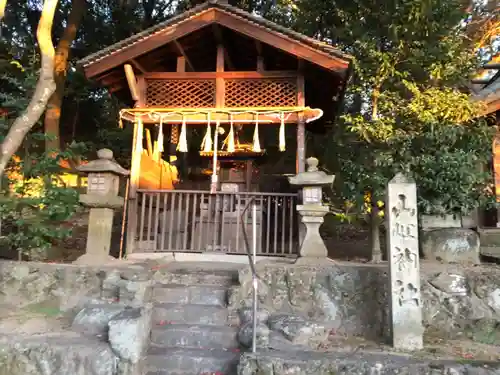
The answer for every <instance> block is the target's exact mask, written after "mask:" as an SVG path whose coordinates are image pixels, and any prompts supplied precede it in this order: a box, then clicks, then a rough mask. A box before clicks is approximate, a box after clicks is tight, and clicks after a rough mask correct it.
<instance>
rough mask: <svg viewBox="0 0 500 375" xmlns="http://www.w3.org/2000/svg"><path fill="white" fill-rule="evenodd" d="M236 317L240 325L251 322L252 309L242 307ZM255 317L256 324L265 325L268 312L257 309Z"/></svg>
mask: <svg viewBox="0 0 500 375" xmlns="http://www.w3.org/2000/svg"><path fill="white" fill-rule="evenodd" d="M238 315H239V317H240V321H241V322H242V323H249V322H253V315H254V314H253V307H242V308H241V309H239V310H238ZM256 316H257V322H258V323H264V324H265V323H267V319H269V311H268V310H266V309H262V308H258V309H257V314H256Z"/></svg>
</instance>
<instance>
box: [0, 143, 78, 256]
mask: <svg viewBox="0 0 500 375" xmlns="http://www.w3.org/2000/svg"><path fill="white" fill-rule="evenodd" d="M76 150H77V147H76V146H75V149H74V150H72V149H69V150H67V151H64V152H61V153H59V154H57V155H54V153H53V152H44V153H42V154H39V155H38V154H30V155H26V156H25V159H24V160H22V161H20V162H19V163H18V164H16V165H15V166H14V167H11V169H10V170H9V173H8V174H7V176H8V177H9V181H8V182H9V184H8V185H7V187H6V188H5V189H4V190H5V192H4V193H3V195H2V196H1V199H0V218H1V220H2V234H3V235H4V236H3V240H4V245H6V246H8V247H9V248H11V249H13V250H15V251H18V252H19V253H20V254H30V255H32V254H33V250H36V251H43V250H45V249H47V248H50V247H51V246H52V245H53V243H54V241H56V240H63V239H65V238H67V237H68V236H70V235H71V227H69V226H67V225H66V222H67V221H68V220H69V219H70V218H71V217H72V216H73V214H74V213H75V212H76V211H77V210H78V209H79V203H78V191H77V190H76V189H74V188H71V187H67V186H65V184H64V182H63V181H62V179H61V177H60V176H61V175H62V174H63V172H64V170H63V169H62V168H61V167H60V162H61V161H62V160H68V159H69V158H73V157H75V151H76Z"/></svg>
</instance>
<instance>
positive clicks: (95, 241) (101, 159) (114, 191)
mask: <svg viewBox="0 0 500 375" xmlns="http://www.w3.org/2000/svg"><path fill="white" fill-rule="evenodd" d="M97 157H98V159H97V160H93V161H91V162H89V163H88V164H85V165H82V166H80V167H78V170H79V171H80V172H83V173H86V174H88V186H87V194H82V195H80V203H82V204H83V205H84V206H86V207H89V208H90V214H89V227H88V234H87V248H86V252H85V254H84V255H82V256H81V257H80V258H78V259H77V260H76V262H75V263H79V264H102V263H106V262H109V261H111V260H114V259H115V258H113V257H111V256H110V255H109V249H110V247H111V233H112V229H113V215H114V210H115V209H118V208H121V207H123V204H124V199H123V197H120V196H118V189H119V182H120V176H128V175H129V171H127V170H126V169H124V168H122V167H121V166H120V165H119V164H118V163H117V162H115V161H114V160H113V152H112V151H111V150H108V149H102V150H99V151H98V152H97Z"/></svg>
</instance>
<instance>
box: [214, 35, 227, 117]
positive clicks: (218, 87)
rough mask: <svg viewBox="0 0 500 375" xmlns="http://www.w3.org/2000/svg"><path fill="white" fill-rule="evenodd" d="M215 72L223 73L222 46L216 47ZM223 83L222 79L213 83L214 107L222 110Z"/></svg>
mask: <svg viewBox="0 0 500 375" xmlns="http://www.w3.org/2000/svg"><path fill="white" fill-rule="evenodd" d="M216 70H217V72H223V71H224V46H222V45H218V46H217V63H216ZM225 91H226V87H225V82H224V78H216V81H215V107H216V108H223V107H224V96H225Z"/></svg>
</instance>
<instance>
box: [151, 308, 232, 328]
mask: <svg viewBox="0 0 500 375" xmlns="http://www.w3.org/2000/svg"><path fill="white" fill-rule="evenodd" d="M228 322H229V312H228V311H227V309H226V308H225V307H222V306H212V305H178V304H175V303H160V304H156V305H155V306H154V308H153V325H160V324H204V325H220V326H225V325H227V324H228Z"/></svg>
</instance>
